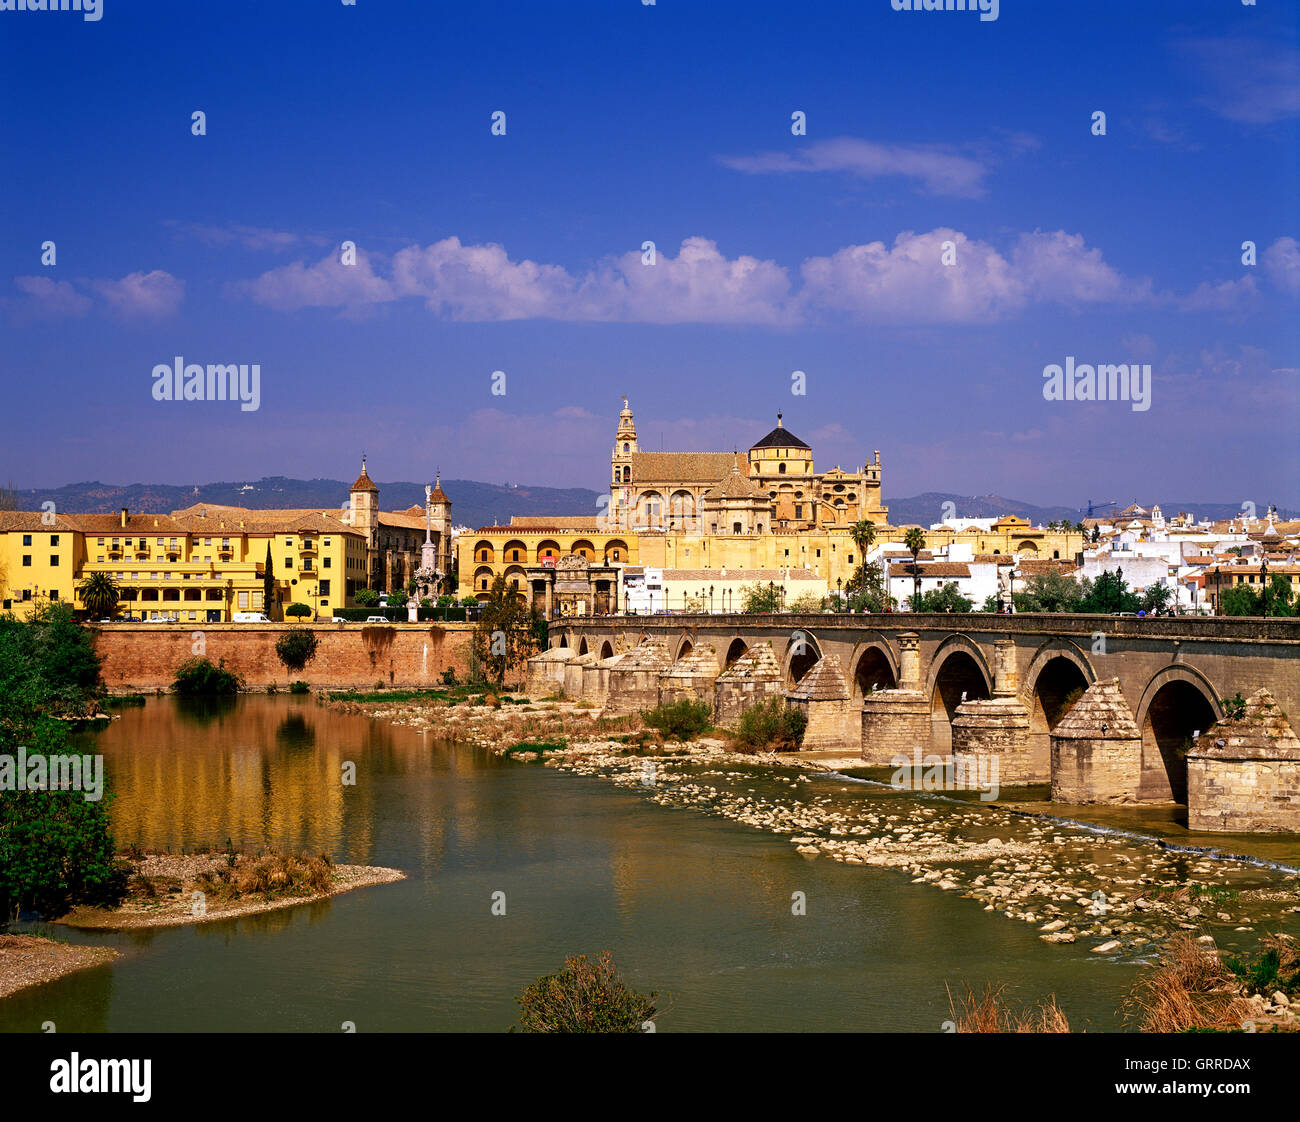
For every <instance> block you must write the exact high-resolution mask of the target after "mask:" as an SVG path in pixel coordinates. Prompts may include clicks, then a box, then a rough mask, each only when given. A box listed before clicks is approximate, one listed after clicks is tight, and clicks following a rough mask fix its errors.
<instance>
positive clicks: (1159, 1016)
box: [948, 934, 1300, 1033]
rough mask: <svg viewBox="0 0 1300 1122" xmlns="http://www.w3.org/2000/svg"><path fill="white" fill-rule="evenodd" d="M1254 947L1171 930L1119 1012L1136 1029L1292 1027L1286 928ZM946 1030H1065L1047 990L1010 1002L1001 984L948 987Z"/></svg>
mask: <svg viewBox="0 0 1300 1122" xmlns="http://www.w3.org/2000/svg"><path fill="white" fill-rule="evenodd" d="M1260 948H1261V949H1260V951H1259V952H1258V953H1257V954H1256V955H1254V956H1253V957H1247V958H1245V959H1243V958H1240V957H1237V956H1232V957H1228V958H1225V957H1223V955H1222V954H1221V953H1220V952H1219V951H1218V949H1217V948H1216V947H1215V946H1214V944H1213V940H1212V938H1211V937H1210V936H1208V935H1203V936H1200V938H1199V939H1194V938H1192V936H1191V935H1189V934H1180V935H1176V936H1174V937H1173V938H1171V939H1170V940H1169V941H1168V942H1167V943H1166V944H1165V945H1164V947H1163V948H1162V950H1161V951H1160V954H1159V956H1158V957H1157V958H1156V960H1155V961H1154V962H1152V963H1150V964H1149V965H1147V966H1146V967H1144V968H1143V970H1142V972H1141V974H1139V976H1138V978H1137V981H1136V982H1134V984H1133V988H1132V989H1131V990H1130V991H1129V994H1128V996H1127V997H1126V998H1125V999H1124V1001H1123V1003H1122V1005H1121V1007H1120V1012H1121V1014H1122V1016H1123V1018H1124V1020H1125V1022H1126V1023H1128V1024H1129V1025H1131V1026H1132V1027H1134V1028H1136V1029H1138V1031H1140V1032H1158V1033H1173V1032H1295V1031H1297V1024H1296V1018H1295V1015H1294V1012H1293V1011H1292V1009H1291V1006H1292V1005H1293V1004H1300V954H1297V951H1296V946H1295V941H1294V940H1293V939H1292V938H1291V937H1290V936H1288V935H1284V934H1277V935H1265V936H1264V937H1263V938H1261V939H1260ZM948 1008H949V1011H950V1014H951V1018H952V1019H951V1021H950V1022H949V1024H950V1026H951V1028H950V1029H949V1031H952V1032H984V1033H1000V1032H1016V1033H1020V1032H1070V1031H1071V1030H1070V1024H1069V1021H1068V1020H1067V1019H1066V1016H1065V1014H1064V1012H1062V1010H1061V1009H1060V1007H1059V1006H1058V1005H1057V1004H1056V999H1055V997H1049V998H1048V999H1047V1000H1046V1001H1045V1002H1043V1003H1041V1004H1040V1005H1038V1006H1032V1007H1026V1008H1024V1009H1018V1008H1016V1007H1014V1006H1013V1005H1012V1003H1011V1000H1010V998H1009V996H1008V991H1007V987H1006V986H1002V985H995V984H993V983H988V984H986V985H985V987H984V989H983V990H982V991H979V992H977V991H975V990H974V989H972V988H971V987H970V986H969V985H965V986H963V993H962V996H961V997H960V998H959V999H958V1000H957V1001H954V1000H953V995H952V990H951V989H949V991H948Z"/></svg>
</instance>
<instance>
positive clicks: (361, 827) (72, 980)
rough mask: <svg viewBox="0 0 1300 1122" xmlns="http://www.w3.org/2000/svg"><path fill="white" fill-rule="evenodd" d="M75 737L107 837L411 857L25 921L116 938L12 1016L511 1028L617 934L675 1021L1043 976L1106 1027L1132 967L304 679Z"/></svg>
mask: <svg viewBox="0 0 1300 1122" xmlns="http://www.w3.org/2000/svg"><path fill="white" fill-rule="evenodd" d="M80 735H81V738H82V748H81V750H83V751H95V752H102V753H103V755H104V757H105V769H106V774H107V776H108V786H109V789H110V791H112V792H113V793H114V794H113V802H112V806H111V812H112V818H113V822H114V829H115V832H116V837H117V841H118V844H119V846H132V845H134V846H139V847H142V848H146V849H165V850H177V849H180V848H182V847H184V848H187V849H192V848H194V847H196V846H208V845H213V846H222V845H224V844H225V842H226V840H227V839H230V840H232V841H233V842H234V843H235V844H236V845H242V846H244V847H246V848H248V849H249V850H257V849H260V848H261V847H264V846H270V847H275V848H278V849H283V850H301V849H311V850H313V851H324V852H326V853H328V854H330V855H331V856H332V857H333V858H334V859H335V860H336V861H339V862H344V863H353V864H376V865H387V866H393V867H396V868H399V869H402V870H403V871H404V872H405V873H406V874H407V877H408V879H407V880H405V881H402V882H400V883H396V884H391V885H381V886H376V887H370V888H364V889H359V890H357V891H354V892H351V893H348V894H345V895H343V896H340V897H337V898H334V899H332V900H329V901H325V902H321V903H316V904H306V905H303V906H301V907H296V908H291V909H286V910H283V911H280V912H275V913H271V914H266V915H261V916H253V917H245V918H241V919H235V920H226V921H219V922H212V923H207V924H202V925H197V926H193V927H188V928H172V929H164V930H158V931H133V932H126V933H111V934H109V933H104V934H101V933H89V932H79V931H74V930H70V929H67V928H62V927H54V928H44V927H41V928H37V929H38V930H44V931H48V932H52V933H54V934H55V936H56V937H57V938H61V939H65V940H68V941H71V942H77V943H95V944H107V945H110V946H113V947H116V948H117V949H119V950H120V951H121V957H120V958H118V959H117V960H115V961H114V962H112V963H111V964H109V965H106V966H103V967H98V968H95V969H92V970H87V971H84V972H81V973H78V974H74V975H70V976H68V977H65V978H63V979H60V980H58V981H55V982H53V983H50V984H47V985H44V986H40V987H36V988H34V989H30V990H26V991H21V992H19V993H18V994H15V995H13V996H11V997H10V998H8V999H6V1000H5V1001H3V1002H0V1030H4V1031H39V1029H40V1026H41V1025H42V1024H43V1023H44V1022H53V1023H54V1025H55V1027H56V1028H57V1030H58V1031H59V1032H80V1031H90V1032H100V1031H109V1032H186V1031H286V1032H338V1031H342V1030H343V1028H344V1025H345V1023H349V1022H350V1023H351V1024H352V1025H353V1026H355V1028H356V1031H359V1032H397V1031H402V1032H419V1031H485V1032H499V1031H502V1030H504V1029H505V1028H506V1027H507V1026H508V1025H509V1024H510V1023H511V1022H512V1021H513V1020H514V1018H515V1013H516V1005H515V998H516V997H517V995H518V994H519V992H520V990H521V989H522V988H523V987H524V986H525V985H526V984H527V983H528V982H530V981H532V980H533V979H535V978H536V977H538V976H539V975H542V974H545V973H550V972H552V971H554V970H555V969H557V968H558V967H560V965H561V964H562V963H563V960H564V958H565V956H566V955H571V954H576V953H581V952H587V953H590V954H594V953H597V952H599V951H601V950H603V949H609V950H612V951H613V952H614V955H615V958H616V960H617V962H618V965H619V967H620V969H621V971H622V972H623V974H624V976H625V977H626V978H627V979H628V980H629V982H630V983H631V984H633V985H634V986H635V987H636V988H637V989H638V990H642V991H645V990H659V991H660V992H661V993H662V994H665V995H672V998H673V1000H672V1004H671V1009H670V1010H669V1011H668V1012H667V1013H666V1014H665V1015H664V1016H663V1017H662V1018H661V1020H660V1022H659V1031H663V1032H672V1031H743V1032H768V1031H816V1030H830V1031H866V1032H940V1031H943V1022H944V1021H946V1020H947V1019H948V1016H949V1007H948V997H947V992H946V989H945V984H946V983H947V984H951V985H952V987H953V990H954V992H956V990H957V989H958V987H959V986H960V985H961V983H963V982H970V983H971V984H972V985H973V986H975V987H977V988H980V987H982V986H983V985H984V983H985V982H988V981H996V982H1002V983H1010V984H1011V986H1012V993H1013V995H1014V996H1016V997H1018V998H1020V999H1022V1000H1026V1001H1028V1000H1037V999H1039V998H1042V997H1046V996H1047V995H1049V994H1055V995H1056V997H1057V999H1058V1001H1059V1002H1060V1004H1061V1006H1062V1008H1063V1009H1064V1010H1065V1012H1066V1014H1067V1015H1068V1016H1069V1018H1070V1021H1071V1026H1072V1028H1074V1029H1075V1030H1076V1031H1078V1030H1088V1031H1094V1032H1095V1031H1113V1030H1115V1029H1117V1028H1120V1027H1121V1022H1120V1020H1119V1018H1118V1015H1117V1007H1118V1005H1119V1002H1120V1000H1121V999H1122V997H1123V996H1124V994H1125V993H1126V992H1127V991H1128V989H1129V987H1130V985H1131V983H1132V980H1133V977H1134V973H1135V971H1136V969H1137V965H1136V963H1135V962H1132V961H1124V962H1115V961H1110V960H1107V959H1101V958H1098V957H1097V956H1094V955H1090V954H1089V953H1088V949H1087V947H1086V946H1084V945H1083V944H1077V945H1063V946H1049V945H1046V944H1044V943H1043V942H1042V941H1041V940H1040V939H1039V937H1038V933H1037V931H1036V930H1035V929H1034V928H1033V927H1032V926H1028V925H1026V924H1023V923H1017V922H1011V921H1009V920H1007V919H1006V918H1004V917H1003V916H1001V915H1000V914H998V913H997V912H988V911H985V910H984V909H983V907H982V906H981V905H980V904H979V903H978V902H977V901H975V900H971V899H965V898H962V897H960V896H959V895H957V894H955V893H948V892H941V891H937V890H935V889H934V888H932V887H929V886H925V885H917V884H912V883H910V878H909V877H908V876H907V875H906V874H905V873H903V872H902V871H900V870H897V869H887V868H873V867H862V866H852V865H845V864H839V863H836V862H833V861H830V860H823V859H817V860H809V859H807V858H806V857H804V856H802V855H800V854H799V853H797V852H795V850H794V848H793V847H792V846H791V845H790V844H789V842H788V841H787V840H786V839H784V838H782V837H780V836H777V835H774V834H771V833H768V832H764V831H760V830H755V829H753V828H751V827H749V826H746V825H743V824H740V823H737V822H734V821H731V820H729V819H728V818H726V817H721V816H718V815H711V814H707V813H704V812H702V811H700V810H698V809H695V808H692V807H675V806H665V805H659V804H658V803H656V802H654V801H651V800H650V799H648V798H647V797H645V795H644V793H642V792H639V791H637V790H635V789H629V788H627V787H620V786H616V785H614V784H611V783H609V782H608V781H607V780H605V779H601V778H598V777H595V776H588V775H575V774H569V773H566V772H563V771H559V770H556V769H554V768H546V767H542V766H540V765H538V764H536V763H533V764H529V763H522V762H516V761H511V760H502V759H499V758H497V757H494V756H492V755H490V754H489V753H487V752H486V751H483V750H481V749H474V748H470V747H467V746H463V745H453V744H449V743H446V742H443V741H439V740H435V739H433V738H432V737H430V736H429V735H428V734H427V733H421V732H418V731H416V730H413V729H410V728H405V727H399V726H393V725H390V724H387V723H385V722H382V721H374V720H371V719H369V718H367V717H364V716H358V715H352V714H344V713H339V712H336V711H333V710H331V709H328V708H326V707H323V706H321V705H318V704H317V703H316V702H315V701H314V700H312V699H310V698H300V697H289V696H284V695H281V696H275V697H266V696H256V695H254V696H243V697H240V698H238V699H235V700H233V701H231V702H229V703H228V704H224V705H220V706H217V707H213V706H211V705H203V704H195V703H186V702H181V701H178V700H176V699H173V698H150V699H149V700H148V702H147V704H146V705H144V706H143V707H139V708H128V709H124V710H122V711H121V717H120V719H118V720H114V721H113V722H112V724H111V725H110V726H108V727H107V728H105V729H104V730H103V731H100V732H94V733H83V734H80ZM346 762H351V763H354V764H355V765H356V784H355V786H345V785H344V784H343V783H342V782H341V774H342V768H343V765H344V764H345V763H346ZM768 782H770V783H771V785H772V789H773V790H776V789H777V787H776V785H777V782H778V781H776V780H771V781H769V780H766V779H765V778H764V777H763V776H761V775H758V774H757V773H756V776H755V778H753V779H752V780H751V781H749V788H748V789H753V790H758V791H759V792H762V791H764V790H766V789H767V788H766V787H765V784H766V783H768ZM813 784H814V785H821V786H820V787H819V788H818V789H819V790H824V791H825V792H826V793H827V794H831V793H835V794H836V795H837V797H852V798H855V799H863V798H874V797H882V798H883V797H890V798H895V799H896V798H899V797H900V796H899V795H898V793H897V792H883V793H880V794H878V795H877V794H873V792H875V791H876V788H874V787H865V788H864V787H862V786H858V787H856V788H855V789H854V790H852V791H851V792H849V794H848V795H845V796H840V795H839V793H840V791H841V786H842V783H841V780H840V779H836V778H835V777H819V778H817V779H814V780H813ZM781 789H785V788H781ZM494 893H504V894H505V915H494V914H493V907H492V904H493V895H494ZM794 893H802V894H804V899H805V900H806V914H803V915H796V914H792V911H793V910H795V909H793V907H792V898H793V894H794ZM498 910H499V909H498ZM29 929H30V928H29Z"/></svg>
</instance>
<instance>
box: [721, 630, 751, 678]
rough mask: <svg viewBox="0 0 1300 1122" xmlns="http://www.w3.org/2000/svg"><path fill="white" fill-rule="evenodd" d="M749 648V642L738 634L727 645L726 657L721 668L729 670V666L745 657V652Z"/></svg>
mask: <svg viewBox="0 0 1300 1122" xmlns="http://www.w3.org/2000/svg"><path fill="white" fill-rule="evenodd" d="M747 650H749V644H748V643H746V642H745V640H744V639H742V638H741V637H740V636H739V635H738V636H736V638H734V639H732V640H731V643H730V645H729V646H728V647H727V657H726V659H725V660H724V663H723V667H722V669H723V670H730V669H731V667H732V666H733V665H734V664H735V663H737V662H739V661H740V660H741V659H742V658H744V657H745V652H746V651H747Z"/></svg>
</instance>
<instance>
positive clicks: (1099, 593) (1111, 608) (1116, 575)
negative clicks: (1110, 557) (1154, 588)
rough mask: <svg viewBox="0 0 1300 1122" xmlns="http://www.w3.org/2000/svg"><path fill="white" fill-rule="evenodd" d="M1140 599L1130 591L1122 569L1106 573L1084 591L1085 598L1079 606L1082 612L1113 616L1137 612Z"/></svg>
mask: <svg viewBox="0 0 1300 1122" xmlns="http://www.w3.org/2000/svg"><path fill="white" fill-rule="evenodd" d="M1140 606H1141V605H1140V604H1139V602H1138V598H1137V597H1136V596H1135V595H1134V594H1133V593H1132V592H1130V591H1129V589H1128V582H1127V581H1125V579H1124V572H1123V570H1122V569H1116V570H1115V571H1114V572H1111V571H1109V570H1108V571H1106V572H1104V573H1102V574H1101V575H1100V576H1099V577H1097V579H1096V580H1095V581H1093V582H1092V583H1091V584H1090V585H1088V586H1087V587H1086V588H1085V590H1084V598H1083V601H1082V602H1081V604H1080V605H1079V610H1080V611H1081V612H1093V613H1101V614H1113V613H1115V612H1137V611H1138V609H1139V608H1140Z"/></svg>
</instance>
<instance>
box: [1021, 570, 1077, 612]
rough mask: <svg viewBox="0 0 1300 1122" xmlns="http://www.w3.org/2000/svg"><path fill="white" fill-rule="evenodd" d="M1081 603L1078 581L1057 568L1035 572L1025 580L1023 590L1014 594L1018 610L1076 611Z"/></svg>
mask: <svg viewBox="0 0 1300 1122" xmlns="http://www.w3.org/2000/svg"><path fill="white" fill-rule="evenodd" d="M1082 603H1083V590H1082V589H1081V588H1080V587H1079V582H1078V581H1076V580H1075V579H1074V577H1072V576H1070V575H1069V574H1068V573H1063V572H1061V571H1060V570H1059V569H1048V570H1047V571H1046V572H1042V573H1035V574H1034V575H1033V576H1032V577H1030V578H1029V579H1028V580H1027V581H1025V587H1024V590H1023V591H1021V592H1017V593H1016V594H1015V605H1016V611H1018V612H1077V611H1081V610H1082V609H1081V607H1080V605H1081V604H1082Z"/></svg>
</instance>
